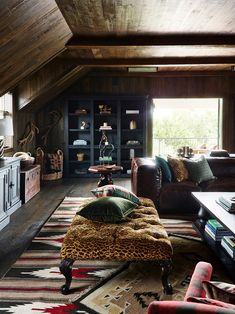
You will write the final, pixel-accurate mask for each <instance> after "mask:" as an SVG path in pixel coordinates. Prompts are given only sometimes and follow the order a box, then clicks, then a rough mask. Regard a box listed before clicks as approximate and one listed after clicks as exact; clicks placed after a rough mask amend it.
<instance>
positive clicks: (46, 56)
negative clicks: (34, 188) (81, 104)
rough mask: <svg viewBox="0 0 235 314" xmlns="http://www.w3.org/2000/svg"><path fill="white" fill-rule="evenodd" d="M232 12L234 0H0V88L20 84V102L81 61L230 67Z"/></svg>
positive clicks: (234, 33)
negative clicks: (51, 72)
mask: <svg viewBox="0 0 235 314" xmlns="http://www.w3.org/2000/svg"><path fill="white" fill-rule="evenodd" d="M234 16H235V1H234V0H207V1H205V0H195V1H193V0H164V1H160V0H84V1H83V0H42V1H39V0H0V63H1V69H0V95H1V94H3V93H4V92H6V91H9V90H10V89H12V88H14V87H16V86H19V85H20V91H21V95H23V98H22V102H21V105H22V107H23V106H24V105H25V104H28V103H29V102H31V101H32V100H33V99H34V97H37V99H38V97H40V93H41V92H44V93H45V91H46V90H47V89H48V88H49V87H50V84H51V82H52V81H53V80H57V81H58V83H59V84H57V86H60V88H58V91H60V89H61V85H60V84H61V82H64V83H65V80H63V77H65V79H66V78H67V79H68V78H69V79H70V80H76V73H77V75H78V77H79V75H80V74H81V73H85V71H83V69H84V67H86V68H87V67H102V68H105V67H109V68H114V69H117V68H119V69H120V71H126V68H127V67H131V66H155V67H157V68H158V72H162V71H179V70H184V71H196V70H200V71H201V70H206V71H208V70H216V71H218V70H219V71H221V70H226V71H227V72H231V69H232V68H233V66H234V65H235V20H234ZM55 60H56V62H54V61H55ZM60 61H61V63H62V64H61V66H58V71H57V73H56V75H52V76H51V77H50V78H48V79H47V80H43V79H42V75H43V73H47V75H50V69H52V68H54V69H55V66H54V65H55V64H57V62H58V64H59V63H60ZM50 62H52V64H50ZM65 63H66V64H67V65H66V69H65V66H64V64H65ZM44 67H45V70H42V69H43V68H44ZM79 69H81V71H82V72H81V73H79V72H80V71H79ZM39 70H40V72H39ZM41 70H42V71H41ZM234 73H235V72H234ZM37 74H39V75H38V76H37ZM37 77H39V79H37ZM31 78H32V79H31ZM39 81H40V82H39ZM46 83H48V85H47V86H46ZM55 83H56V82H55ZM35 86H36V88H35ZM54 86H56V84H54ZM64 86H66V84H64ZM58 91H57V92H58ZM34 92H35V93H34Z"/></svg>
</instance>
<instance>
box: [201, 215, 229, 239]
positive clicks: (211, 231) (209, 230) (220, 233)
mask: <svg viewBox="0 0 235 314" xmlns="http://www.w3.org/2000/svg"><path fill="white" fill-rule="evenodd" d="M205 232H206V234H207V235H208V236H210V237H211V238H212V239H213V240H214V241H221V239H222V238H223V237H224V236H230V235H232V233H231V231H229V230H228V229H226V228H225V227H224V226H223V225H221V223H220V222H218V221H217V220H216V219H209V220H208V221H207V223H206V225H205Z"/></svg>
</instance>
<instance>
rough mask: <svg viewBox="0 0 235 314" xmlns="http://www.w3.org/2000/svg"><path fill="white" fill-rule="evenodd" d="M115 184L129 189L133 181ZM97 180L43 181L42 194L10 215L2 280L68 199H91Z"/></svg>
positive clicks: (1, 245)
mask: <svg viewBox="0 0 235 314" xmlns="http://www.w3.org/2000/svg"><path fill="white" fill-rule="evenodd" d="M115 184H118V185H122V186H124V187H126V188H128V189H130V184H131V183H130V179H122V178H120V179H119V178H115ZM96 185H97V179H92V178H82V179H80V178H79V179H62V180H58V181H48V182H44V183H43V184H42V186H41V191H40V193H38V194H37V195H35V196H34V197H33V198H32V199H31V200H30V201H29V202H28V203H26V204H24V205H23V206H21V207H20V208H19V209H18V210H17V211H16V212H15V213H13V214H12V215H11V220H10V224H9V225H8V226H6V227H5V228H4V229H2V230H1V231H0V277H2V276H3V275H4V274H5V273H6V272H7V270H8V269H9V268H10V267H11V265H12V264H13V263H14V262H15V260H16V259H17V258H18V257H19V256H20V254H21V253H22V252H23V251H24V250H25V249H26V248H27V247H28V246H29V244H30V242H31V240H32V239H33V238H34V236H35V235H36V234H37V233H38V231H39V230H40V229H41V227H42V226H43V224H44V223H45V221H46V220H47V219H48V218H49V217H50V215H51V214H52V213H53V211H54V210H55V208H57V206H58V205H59V204H60V203H61V202H62V200H63V199H64V197H65V196H84V197H86V196H92V194H91V192H90V190H91V189H93V188H95V187H96Z"/></svg>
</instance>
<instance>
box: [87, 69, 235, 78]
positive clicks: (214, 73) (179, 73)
mask: <svg viewBox="0 0 235 314" xmlns="http://www.w3.org/2000/svg"><path fill="white" fill-rule="evenodd" d="M88 76H95V77H96V76H97V77H99V76H102V77H113V76H115V77H123V76H127V77H139V76H140V77H192V76H203V77H205V76H235V71H159V72H154V73H148V72H146V73H144V72H132V73H130V72H127V71H115V70H114V71H92V72H91V73H89V74H88Z"/></svg>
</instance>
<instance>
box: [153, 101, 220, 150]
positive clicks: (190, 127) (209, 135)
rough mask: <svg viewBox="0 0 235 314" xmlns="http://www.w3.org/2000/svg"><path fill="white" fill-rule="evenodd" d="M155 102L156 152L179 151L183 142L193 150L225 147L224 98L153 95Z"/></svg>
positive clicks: (154, 130)
mask: <svg viewBox="0 0 235 314" xmlns="http://www.w3.org/2000/svg"><path fill="white" fill-rule="evenodd" d="M154 104H155V109H154V115H153V155H154V156H155V155H163V156H164V155H167V154H177V150H178V149H180V148H181V147H183V146H189V147H190V148H192V149H193V152H194V153H207V152H208V151H209V150H212V149H218V148H221V147H222V143H221V112H222V99H220V98H187V99H185V98H177V99H154Z"/></svg>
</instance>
